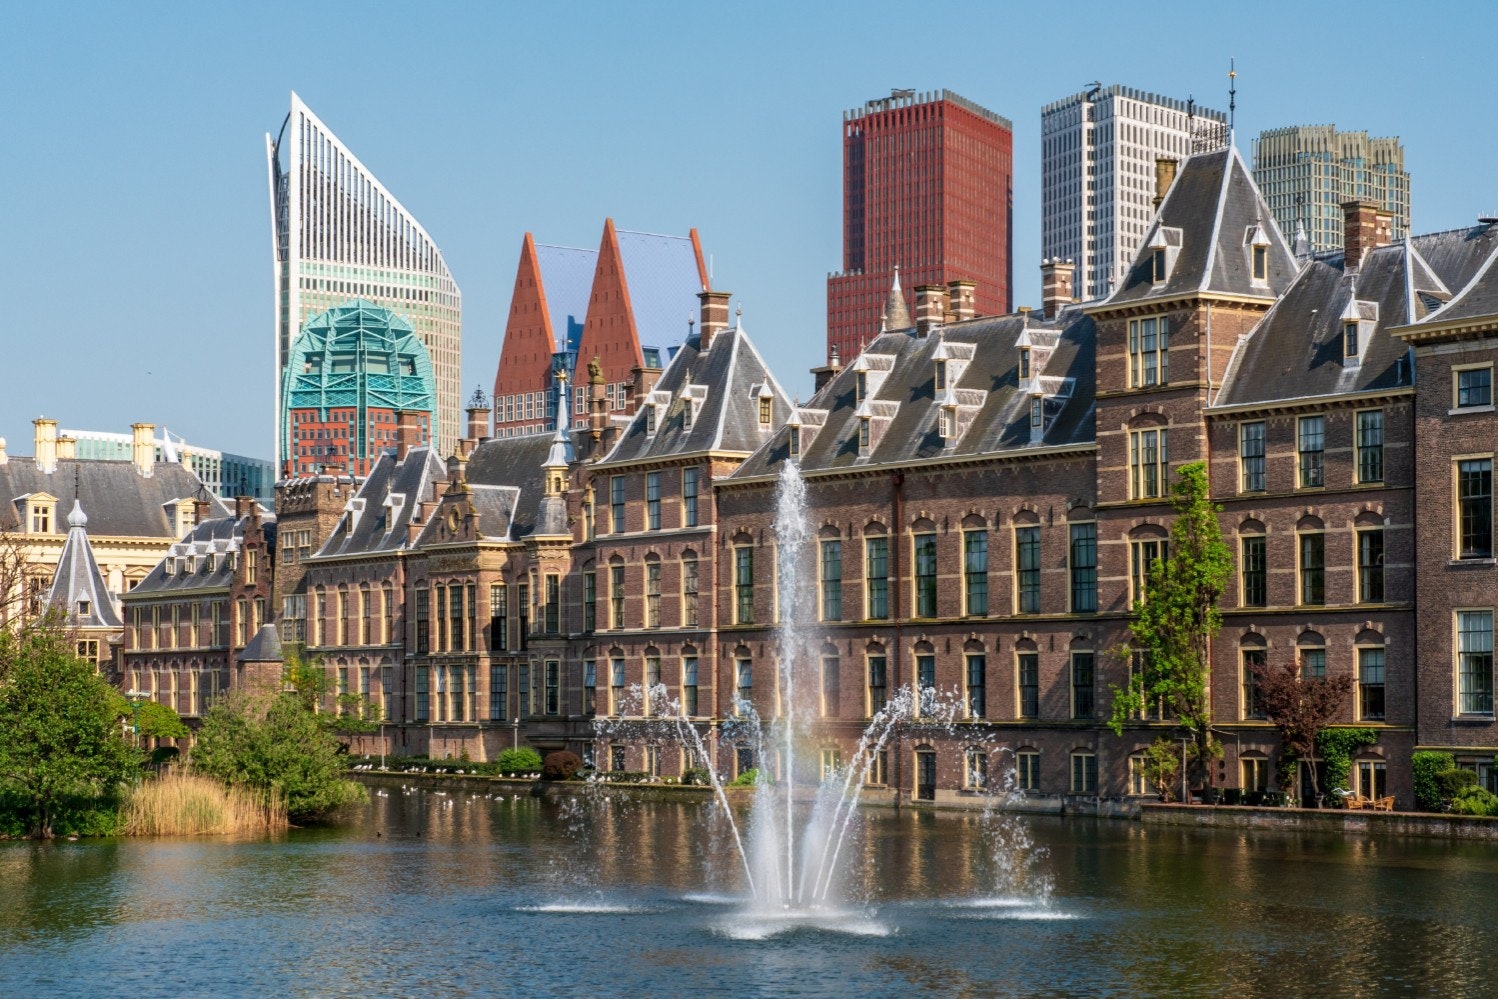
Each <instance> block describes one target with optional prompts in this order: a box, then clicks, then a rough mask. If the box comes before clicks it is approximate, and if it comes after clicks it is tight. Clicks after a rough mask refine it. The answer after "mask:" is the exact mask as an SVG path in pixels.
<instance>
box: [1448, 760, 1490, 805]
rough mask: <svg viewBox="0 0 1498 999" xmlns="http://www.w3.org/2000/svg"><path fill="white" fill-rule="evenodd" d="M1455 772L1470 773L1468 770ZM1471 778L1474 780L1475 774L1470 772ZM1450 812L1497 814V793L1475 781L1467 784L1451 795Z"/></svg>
mask: <svg viewBox="0 0 1498 999" xmlns="http://www.w3.org/2000/svg"><path fill="white" fill-rule="evenodd" d="M1455 772H1456V773H1471V771H1470V770H1457V771H1455ZM1472 778H1473V780H1474V781H1475V780H1476V779H1477V775H1476V774H1472ZM1451 812H1452V814H1454V815H1498V794H1494V793H1493V792H1492V791H1489V790H1488V789H1487V788H1485V787H1478V786H1477V784H1475V783H1471V784H1468V785H1467V786H1466V787H1463V788H1461V789H1460V790H1458V791H1457V792H1456V794H1455V795H1453V796H1452V799H1451Z"/></svg>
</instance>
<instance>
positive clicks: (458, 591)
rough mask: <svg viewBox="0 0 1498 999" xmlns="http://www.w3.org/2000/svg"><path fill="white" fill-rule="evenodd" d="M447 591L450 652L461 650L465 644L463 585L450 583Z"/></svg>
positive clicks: (464, 649) (464, 647)
mask: <svg viewBox="0 0 1498 999" xmlns="http://www.w3.org/2000/svg"><path fill="white" fill-rule="evenodd" d="M447 592H448V608H447V620H448V633H449V634H450V635H451V636H452V638H451V643H450V644H449V645H448V647H447V648H448V651H450V652H463V651H466V650H467V648H468V647H467V646H466V645H464V644H463V619H464V616H465V615H464V614H463V585H462V584H461V583H452V584H450V585H449V586H448V588H447Z"/></svg>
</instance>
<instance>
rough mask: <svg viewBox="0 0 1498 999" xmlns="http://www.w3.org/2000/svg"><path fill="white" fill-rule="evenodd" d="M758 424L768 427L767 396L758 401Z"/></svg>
mask: <svg viewBox="0 0 1498 999" xmlns="http://www.w3.org/2000/svg"><path fill="white" fill-rule="evenodd" d="M759 422H760V425H761V426H766V427H768V426H769V425H770V397H769V396H767V395H766V396H761V397H760V400H759Z"/></svg>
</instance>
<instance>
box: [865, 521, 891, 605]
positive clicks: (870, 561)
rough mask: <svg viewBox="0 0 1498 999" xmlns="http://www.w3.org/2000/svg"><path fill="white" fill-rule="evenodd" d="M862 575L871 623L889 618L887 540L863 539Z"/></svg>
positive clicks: (880, 538)
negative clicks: (863, 575)
mask: <svg viewBox="0 0 1498 999" xmlns="http://www.w3.org/2000/svg"><path fill="white" fill-rule="evenodd" d="M863 544H864V573H865V583H866V588H867V591H868V617H869V620H871V621H884V620H888V618H889V539H888V538H886V537H883V536H880V537H873V538H865V539H864V543H863Z"/></svg>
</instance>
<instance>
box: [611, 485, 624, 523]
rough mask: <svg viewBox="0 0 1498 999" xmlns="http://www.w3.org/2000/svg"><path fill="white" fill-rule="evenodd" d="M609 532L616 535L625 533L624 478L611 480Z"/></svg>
mask: <svg viewBox="0 0 1498 999" xmlns="http://www.w3.org/2000/svg"><path fill="white" fill-rule="evenodd" d="M609 512H610V518H611V521H610V526H609V530H611V531H613V532H614V533H615V534H623V533H624V476H622V475H615V476H611V477H610V478H609Z"/></svg>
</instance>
